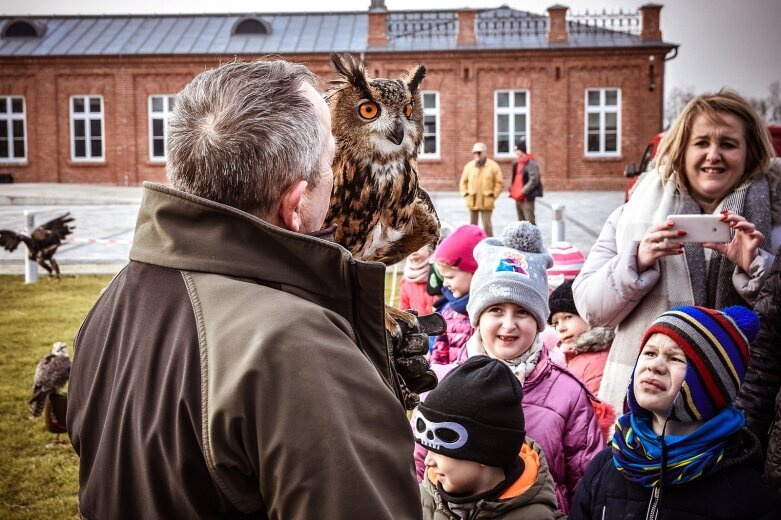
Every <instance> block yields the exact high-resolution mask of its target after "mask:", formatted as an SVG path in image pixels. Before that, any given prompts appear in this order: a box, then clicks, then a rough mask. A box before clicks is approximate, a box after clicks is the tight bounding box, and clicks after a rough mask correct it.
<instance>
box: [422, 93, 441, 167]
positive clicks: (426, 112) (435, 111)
mask: <svg viewBox="0 0 781 520" xmlns="http://www.w3.org/2000/svg"><path fill="white" fill-rule="evenodd" d="M426 94H433V95H434V101H435V103H436V106H434V107H433V108H431V107H428V108H426V106H425V105H423V107H422V108H423V138H422V139H421V141H420V150H419V151H418V159H439V151H440V150H441V148H440V146H441V145H440V135H441V134H442V123H441V119H440V117H439V107H440V102H439V92H438V91H436V90H422V91H421V92H420V100H421V103H422V102H423V96H424V95H426ZM426 116H429V117H434V125H435V130H434V137H435V142H436V145H435V146H436V147H437V151H436V152H434V153H431V152H428V153H427V152H424V151H423V145H424V144H425V140H426V135H431V134H426Z"/></svg>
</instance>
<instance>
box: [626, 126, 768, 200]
mask: <svg viewBox="0 0 781 520" xmlns="http://www.w3.org/2000/svg"><path fill="white" fill-rule="evenodd" d="M767 129H768V131H769V132H770V139H771V141H772V142H773V149H774V150H775V151H776V157H781V126H776V125H768V127H767ZM662 137H664V132H661V133H659V134H656V135H655V136H653V137H652V138H651V141H650V142H649V143H648V146H646V148H645V152H643V157H642V158H641V159H640V167H636V166H635V163H629V164H627V165H626V168H625V169H624V177H628V178H630V179H631V180H630V181H629V184H628V185H627V187H626V191H625V192H624V202H626V201H628V200H629V192H631V191H632V188H634V186H635V184H636V183H637V179H639V178H640V175H641V174H642V173H643V172H645V171H646V170H648V169H649V167H650V164H651V161H652V160H653V158H654V157H656V151H657V150H658V149H659V143H660V142H661V141H662Z"/></svg>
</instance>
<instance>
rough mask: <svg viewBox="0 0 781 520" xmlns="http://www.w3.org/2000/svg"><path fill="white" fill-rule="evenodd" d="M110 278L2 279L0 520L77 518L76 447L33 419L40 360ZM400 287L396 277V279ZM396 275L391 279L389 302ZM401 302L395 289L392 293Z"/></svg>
mask: <svg viewBox="0 0 781 520" xmlns="http://www.w3.org/2000/svg"><path fill="white" fill-rule="evenodd" d="M111 278H112V277H111V276H108V275H105V276H83V275H82V276H64V277H63V278H62V280H61V281H60V282H59V283H56V282H54V283H52V282H50V281H49V280H48V279H44V278H42V279H41V281H40V282H39V283H37V284H34V285H25V284H24V278H23V277H21V276H0V302H2V304H1V305H0V519H2V520H12V519H13V520H15V519H40V518H61V519H78V511H77V493H78V458H77V457H76V454H75V452H74V451H73V449H72V448H71V447H66V448H47V447H46V444H48V443H49V442H50V441H51V440H52V438H53V436H52V435H51V434H49V433H47V432H46V431H44V425H43V419H39V420H37V421H31V420H30V419H28V408H27V400H28V399H29V398H30V395H31V390H32V382H33V375H34V373H35V366H36V364H37V363H38V361H39V360H40V359H41V358H42V357H43V356H45V355H46V354H48V353H49V352H50V351H51V346H52V343H54V342H55V341H64V342H65V343H67V344H68V350H69V352H70V354H71V356H72V355H73V348H72V347H73V338H74V337H75V336H76V332H78V329H79V325H80V324H81V322H82V320H83V319H84V317H85V316H86V314H87V312H88V311H89V309H90V308H91V307H92V304H93V303H94V302H95V300H96V299H97V298H98V295H99V293H100V290H101V289H102V288H103V287H105V286H106V285H108V283H109V281H111ZM396 282H397V284H398V278H397V280H396ZM390 285H391V275H390V274H389V275H388V277H387V283H386V301H387V299H388V298H389V296H390ZM395 301H398V287H397V289H396V293H395Z"/></svg>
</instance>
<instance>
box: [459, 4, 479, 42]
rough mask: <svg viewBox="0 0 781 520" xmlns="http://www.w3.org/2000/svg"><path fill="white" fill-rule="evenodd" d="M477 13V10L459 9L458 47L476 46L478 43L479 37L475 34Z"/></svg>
mask: <svg viewBox="0 0 781 520" xmlns="http://www.w3.org/2000/svg"><path fill="white" fill-rule="evenodd" d="M476 15H477V11H476V10H475V9H459V10H458V12H457V13H456V16H457V17H458V38H457V39H456V43H457V44H458V45H474V44H476V43H477V35H476V34H475V16H476Z"/></svg>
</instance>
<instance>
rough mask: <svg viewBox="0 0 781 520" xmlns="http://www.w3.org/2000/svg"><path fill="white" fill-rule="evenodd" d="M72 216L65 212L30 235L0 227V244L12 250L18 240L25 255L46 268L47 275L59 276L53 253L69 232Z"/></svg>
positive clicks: (71, 229)
mask: <svg viewBox="0 0 781 520" xmlns="http://www.w3.org/2000/svg"><path fill="white" fill-rule="evenodd" d="M71 222H73V217H71V216H70V213H66V214H65V215H62V216H60V217H57V218H55V219H52V220H50V221H48V222H46V223H45V224H42V225H40V226H38V227H37V228H35V229H34V230H33V232H32V234H31V235H30V236H27V235H22V234H18V233H16V232H14V231H11V230H10V229H0V246H2V247H4V248H5V249H6V250H7V251H11V252H13V251H14V250H16V247H17V246H18V245H19V243H20V242H24V243H25V245H26V246H27V257H28V258H29V259H30V260H32V261H33V262H37V263H38V265H40V266H41V267H43V268H44V269H46V271H47V272H48V273H49V276H52V277H56V278H59V277H60V266H59V265H57V261H56V260H55V259H54V253H56V252H57V248H58V247H60V244H62V241H63V240H64V239H65V237H67V236H68V235H70V234H71V232H72V231H73V229H74V227H73V226H72V225H70V223H71Z"/></svg>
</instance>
